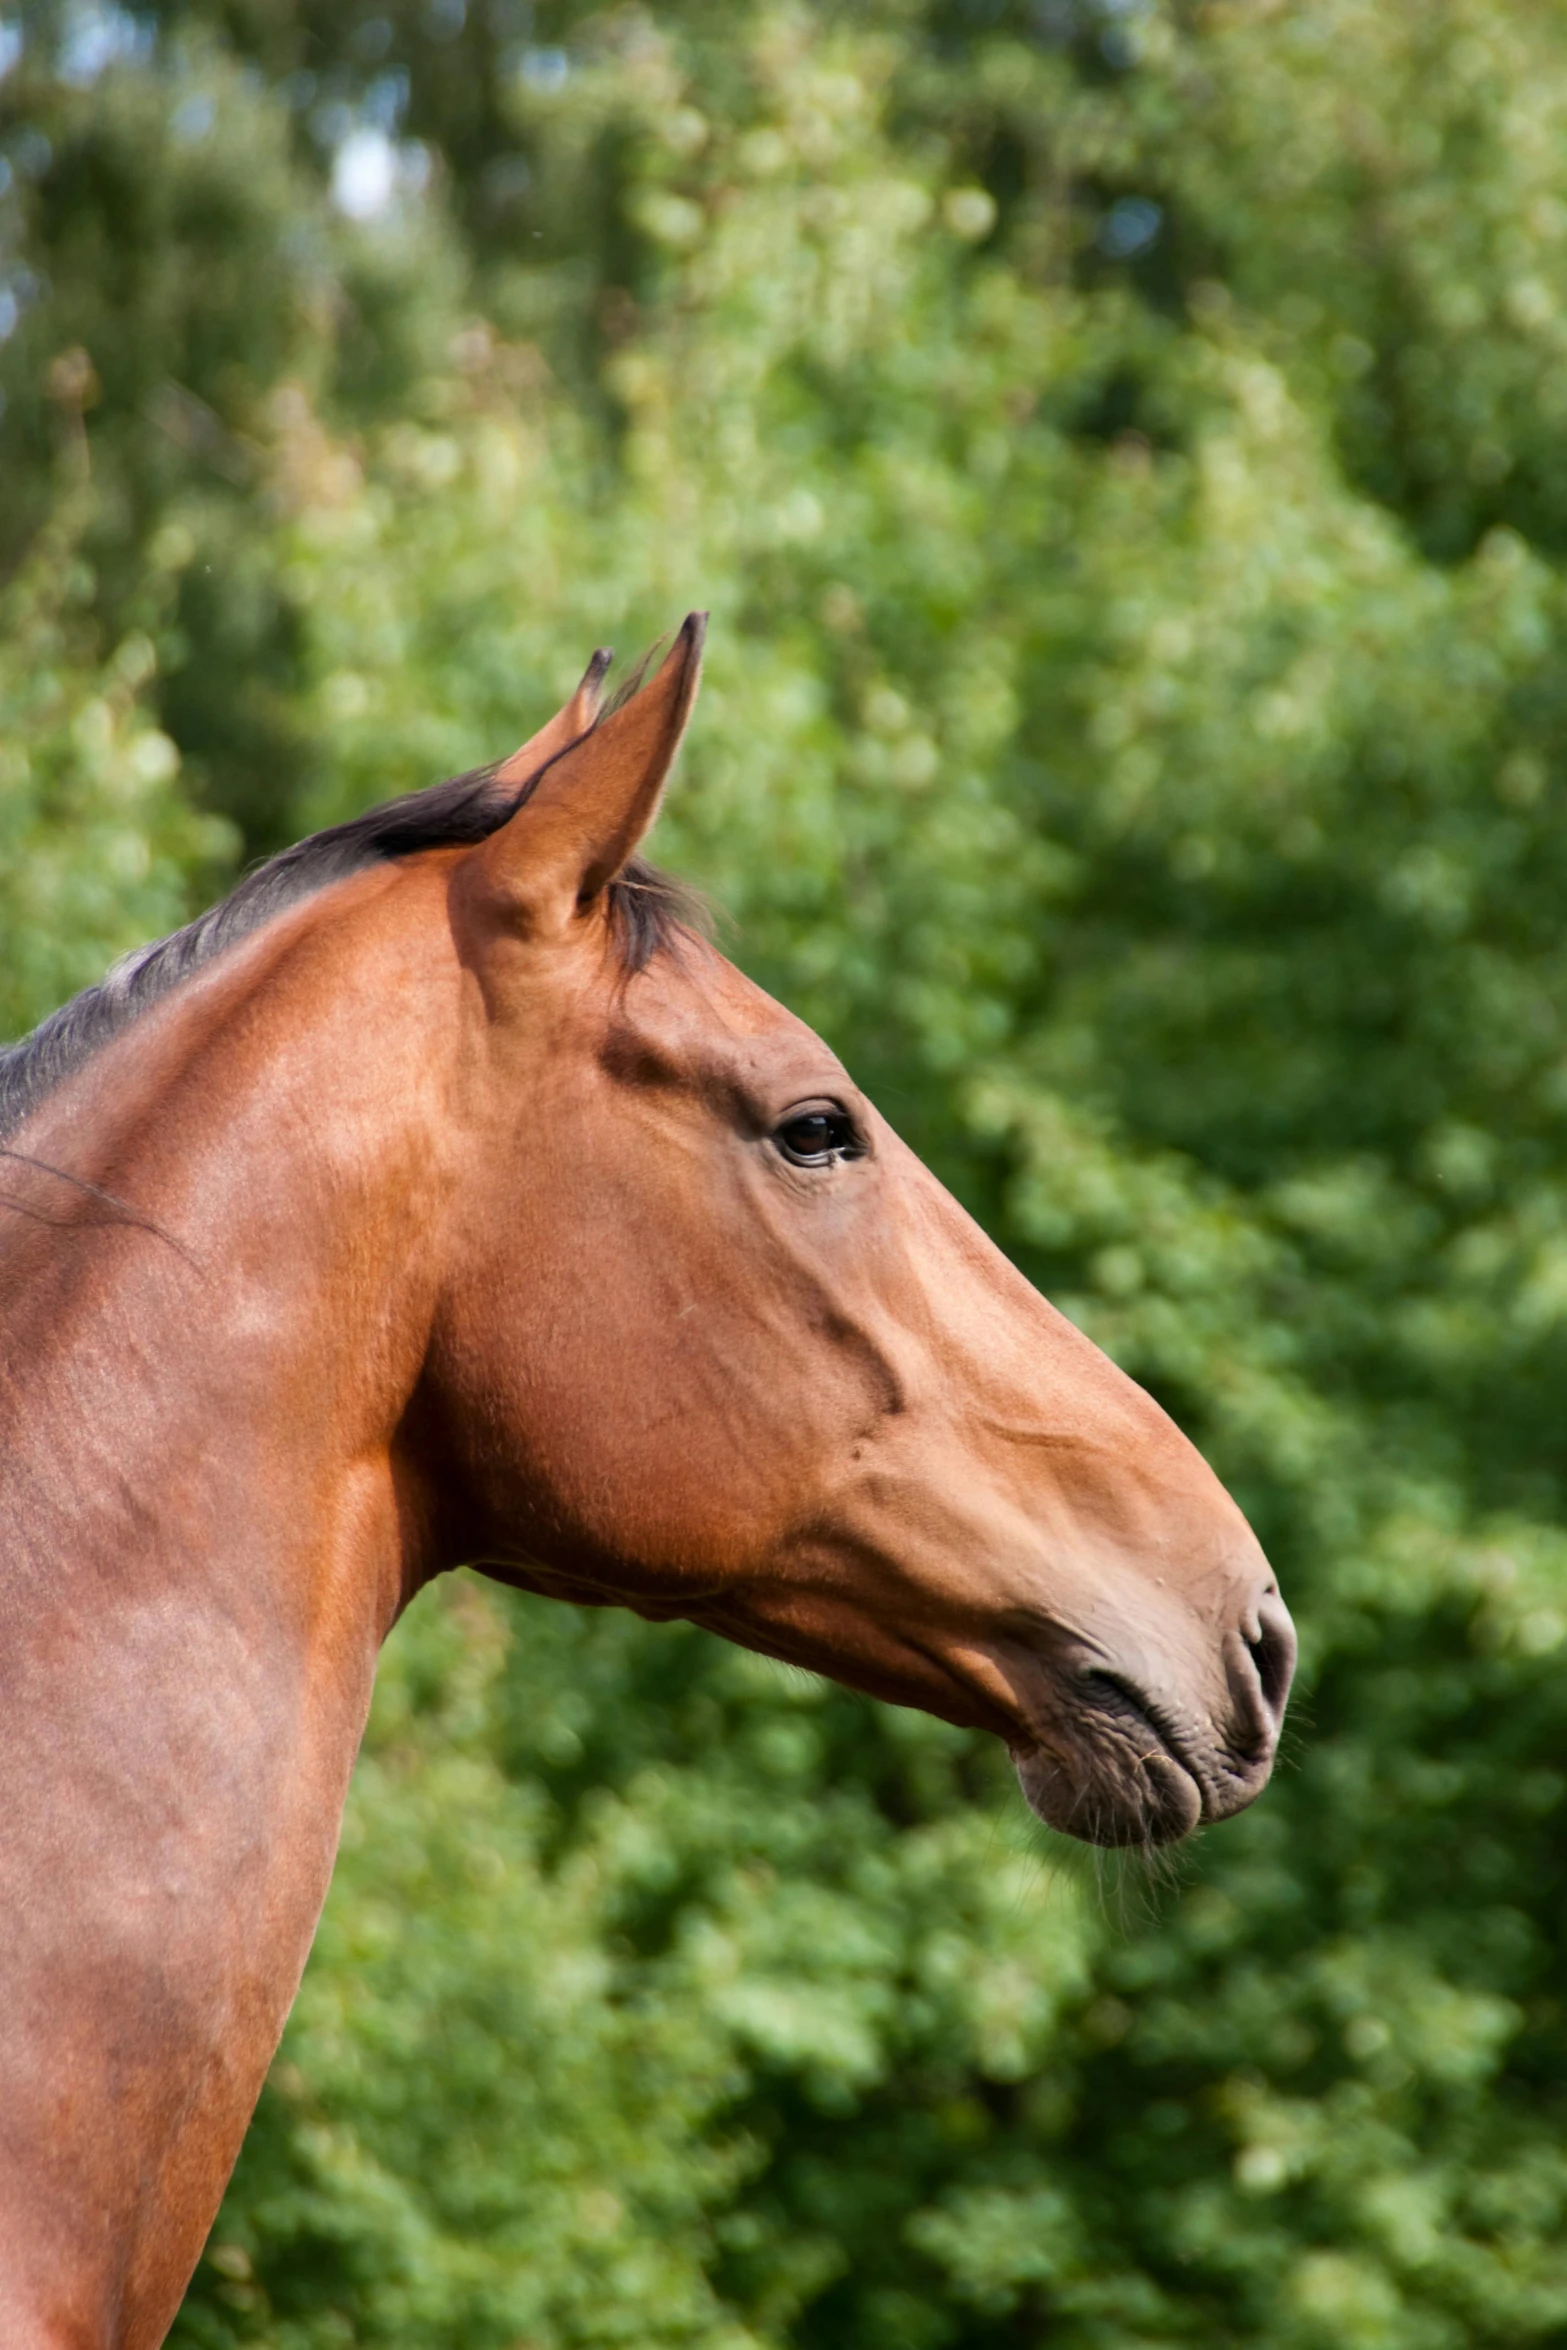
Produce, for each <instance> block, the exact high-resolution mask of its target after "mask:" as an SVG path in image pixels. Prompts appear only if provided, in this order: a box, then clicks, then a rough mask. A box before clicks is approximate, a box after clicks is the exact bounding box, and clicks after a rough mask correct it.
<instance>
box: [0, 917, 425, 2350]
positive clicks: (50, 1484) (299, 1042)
mask: <svg viewBox="0 0 1567 2350" xmlns="http://www.w3.org/2000/svg"><path fill="white" fill-rule="evenodd" d="M356 893H357V894H356ZM385 895H386V893H385V890H384V889H383V890H382V891H381V892H379V893H378V892H377V890H376V889H374V888H372V887H368V886H367V887H365V888H360V886H359V884H358V883H357V882H356V883H345V884H342V885H340V886H339V888H338V889H337V890H335V891H333V892H330V893H326V896H325V897H324V898H323V900H322V902H321V904H320V905H319V906H316V907H312V908H306V909H301V910H299V911H298V913H297V915H296V916H295V917H286V918H284V919H283V920H282V921H281V922H279V923H278V924H275V925H273V926H271V929H270V930H269V931H268V932H267V933H263V934H259V935H258V937H257V938H256V939H253V940H251V941H249V942H247V944H246V946H244V947H242V948H238V949H235V950H233V951H232V953H231V954H230V955H227V956H225V957H224V958H223V959H222V961H221V962H220V963H219V964H217V965H215V966H213V967H212V968H211V969H210V970H209V971H207V972H204V973H202V974H200V975H199V976H197V977H196V978H193V979H191V980H188V981H187V982H185V983H184V984H183V985H182V986H181V987H180V988H179V989H178V990H176V991H175V993H174V994H173V995H172V996H171V997H169V998H167V999H166V1000H165V1001H164V1003H162V1004H161V1005H159V1006H158V1007H157V1008H156V1009H155V1010H154V1011H152V1012H149V1013H148V1014H146V1015H144V1016H143V1018H142V1019H141V1020H139V1021H138V1022H137V1023H136V1025H135V1026H134V1027H133V1028H132V1029H131V1030H129V1031H127V1032H126V1033H125V1034H124V1035H123V1036H122V1037H121V1038H120V1039H119V1040H118V1041H117V1042H116V1043H114V1044H113V1045H111V1046H109V1047H108V1048H106V1049H105V1050H104V1051H103V1052H102V1053H101V1054H100V1055H99V1056H98V1057H97V1059H96V1060H95V1061H93V1062H92V1063H89V1064H88V1066H87V1067H86V1068H85V1069H84V1070H82V1071H81V1072H79V1073H78V1075H77V1076H76V1077H75V1078H73V1079H71V1080H69V1081H68V1082H67V1083H66V1085H65V1086H64V1087H63V1088H62V1089H61V1091H60V1093H59V1094H58V1095H57V1096H56V1097H54V1098H53V1099H51V1100H50V1101H48V1102H46V1103H45V1104H44V1105H43V1107H42V1109H41V1111H40V1112H39V1113H38V1114H37V1115H35V1117H34V1118H33V1119H31V1120H30V1121H29V1122H28V1124H27V1126H26V1127H25V1128H24V1129H23V1130H22V1131H21V1132H20V1133H18V1134H17V1135H15V1136H13V1137H12V1143H13V1145H14V1147H15V1149H16V1150H18V1151H21V1152H25V1153H26V1154H27V1155H28V1159H29V1160H32V1161H44V1162H47V1163H48V1164H49V1165H51V1166H53V1167H54V1168H57V1169H60V1170H63V1171H64V1173H63V1175H54V1174H49V1173H45V1172H43V1171H41V1170H40V1169H39V1168H38V1167H36V1166H34V1165H30V1164H28V1163H27V1162H26V1161H24V1160H21V1159H18V1158H14V1157H13V1158H10V1159H8V1160H7V1161H6V1162H5V1163H4V1180H3V1184H0V1192H3V1198H4V1206H3V1207H0V1524H3V1526H4V1528H5V1534H4V1540H3V1544H0V1694H3V1698H4V1704H5V1713H6V1724H7V1732H6V1741H5V1745H4V1749H3V1751H0V1808H3V1810H4V1815H5V1817H6V1819H7V1823H8V1825H7V1836H6V1839H5V1840H4V1843H3V1845H0V1914H4V1915H5V1916H6V1917H7V1918H8V1919H12V1920H18V1921H21V1922H20V1923H19V1924H18V1925H17V1928H16V1931H15V1932H14V1933H12V1932H10V1931H9V1929H8V1934H7V1936H6V1937H5V1938H4V1945H5V1946H4V1947H3V1948H0V2004H3V2005H4V2006H5V2008H6V2011H7V2012H8V2013H10V2014H12V2015H13V2016H16V2017H24V2018H26V2019H27V2022H26V2024H25V2027H24V2026H19V2028H18V2031H17V2033H16V2034H15V2035H13V2037H12V2041H11V2043H10V2054H9V2055H8V2054H7V2052H6V2049H5V2048H3V2047H0V2174H5V2175H4V2176H0V2282H3V2280H5V2279H6V2278H8V2277H13V2276H15V2277H21V2276H23V2275H24V2274H25V2275H27V2276H31V2275H32V2273H33V2271H34V2269H35V2267H36V2265H37V2263H38V2262H39V2261H41V2260H43V2257H44V2255H43V2253H42V2252H39V2251H38V2250H37V2247H38V2246H39V2245H43V2244H45V2243H46V2241H51V2240H52V2238H53V2234H54V2233H55V2232H57V2231H58V2230H62V2229H65V2228H66V2227H67V2221H69V2227H70V2229H71V2230H74V2231H75V2234H74V2235H73V2236H72V2244H73V2246H74V2249H73V2251H72V2254H71V2260H72V2263H73V2264H74V2265H73V2270H72V2273H73V2274H78V2275H80V2274H88V2273H90V2274H91V2275H93V2276H97V2275H98V2274H99V2273H100V2266H101V2274H102V2278H103V2280H104V2283H103V2291H104V2292H105V2293H106V2294H111V2296H113V2297H114V2298H115V2301H116V2306H120V2305H121V2300H122V2297H123V2295H124V2294H129V2296H130V2299H131V2301H133V2302H135V2303H136V2304H137V2306H139V2307H140V2306H145V2308H146V2309H148V2310H155V2309H156V2308H157V2307H160V2306H164V2305H165V2304H167V2303H168V2296H169V2294H170V2293H171V2292H172V2293H173V2295H174V2297H175V2298H176V2299H177V2297H178V2291H179V2289H180V2287H181V2285H182V2283H183V2275H184V2273H187V2272H188V2268H189V2263H190V2261H191V2260H193V2259H194V2257H195V2252H196V2250H197V2249H199V2245H200V2240H201V2233H202V2231H203V2230H204V2228H205V2225H206V2221H207V2219H208V2218H210V2208H211V2206H213V2205H214V2204H215V2202H216V2195H217V2191H218V2189H219V2188H220V2187H221V2184H222V2179H223V2176H224V2175H225V2174H226V2170H227V2167H228V2164H229V2162H230V2161H231V2160H232V2158H233V2152H234V2149H235V2147H236V2146H237V2144H238V2134H239V2131H240V2129H241V2128H242V2127H243V2122H244V2119H245V2117H246V2115H247V2114H248V2112H249V2109H250V2105H251V2103H252V2102H253V2101H254V2098H255V2095H256V2093H257V2091H258V2089H259V2086H260V2082H261V2078H262V2075H263V2073H264V2071H265V2067H266V2064H267V2062H268V2060H269V2059H270V2056H271V2052H272V2049H273V2046H274V2045H275V2042H276V2037H277V2033H278V2031H279V2030H280V2028H281V2024H282V2020H283V2016H284V2014H285V2013H286V2010H287V2005H288V2002H289V2000H290V1998H291V1997H292V1994H293V1991H294V1988H295V1985H296V1984H297V1981H298V1977H299V1972H300V1969H301V1967H302V1965H303V1963H304V1957H305V1953H306V1951H307V1949H308V1947H309V1940H310V1935H311V1933H312V1931H313V1929H314V1924H315V1919H316V1916H317V1913H318V1911H319V1907H320V1902H321V1899H322V1897H323V1895H324V1892H325V1888H326V1882H327V1878H328V1875H329V1873H330V1868H331V1861H332V1855H333V1851H334V1849H335V1845H336V1838H337V1829H338V1822H339V1819H340V1816H341V1806H342V1798H343V1794H344V1791H345V1788H346V1783H347V1778H348V1773H349V1770H350V1768H351V1765H352V1761H353V1756H354V1753H355V1751H356V1748H357V1745H358V1740H359V1736H360V1733H361V1730H362V1727H363V1721H364V1716H365V1711H366V1708H367V1705H368V1700H369V1693H370V1687H371V1682H372V1678H373V1671H374V1659H375V1654H376V1650H377V1647H378V1645H379V1642H380V1640H381V1638H382V1636H383V1635H384V1633H385V1631H386V1629H387V1627H388V1625H389V1624H390V1622H391V1620H392V1618H393V1617H394V1615H395V1613H396V1611H397V1608H398V1606H399V1604H400V1602H401V1600H402V1598H403V1596H404V1595H405V1592H406V1590H407V1588H408V1586H409V1583H410V1582H411V1581H412V1580H415V1579H417V1576H418V1575H419V1573H420V1572H421V1570H422V1563H423V1562H422V1550H421V1524H420V1506H419V1502H418V1497H417V1495H416V1493H415V1492H414V1490H413V1488H412V1485H411V1482H410V1477H409V1473H408V1472H407V1471H406V1470H405V1469H404V1468H403V1467H402V1466H401V1465H400V1462H399V1456H398V1441H397V1429H398V1422H399V1418H400V1416H401V1414H402V1412H403V1410H404V1408H405V1406H406V1403H407V1399H408V1396H409V1395H410V1393H411V1392H412V1390H413V1388H414V1386H415V1384H416V1382H417V1379H418V1376H419V1368H420V1363H421V1360H422V1353H423V1348H424V1344H425V1333H426V1332H427V1330H428V1326H429V1318H430V1315H431V1313H432V1312H433V1303H434V1297H435V1294H436V1291H437V1288H438V1284H439V1262H440V1246H441V1239H440V1235H441V1223H442V1211H443V1198H444V1194H443V1189H442V1186H443V1182H444V1180H445V1178H444V1175H443V1171H442V1150H441V1143H440V1135H439V1132H438V1127H439V1119H438V1117H437V1116H435V1115H434V1114H433V1104H434V1095H433V1093H432V1083H431V1081H430V1079H429V1071H430V1069H431V1067H432V1065H436V1053H435V1049H434V1046H435V1044H436V1043H439V1042H440V1041H442V1040H433V1041H432V1038H431V1036H430V1034H429V1032H428V1023H429V1021H430V1019H431V1018H433V1017H436V1016H438V1015H439V1016H445V1014H446V1013H447V1012H449V1010H450V1005H451V1001H452V1000H453V987H452V983H451V981H450V975H449V974H446V975H440V974H439V973H438V966H439V962H440V958H439V957H438V956H437V957H435V958H434V959H433V960H428V959H427V960H426V961H425V962H421V960H420V957H419V954H418V953H417V952H416V951H415V947H414V946H413V945H411V943H410V940H409V937H408V936H407V935H406V933H405V932H403V934H401V935H400V931H401V930H402V926H401V925H400V924H399V923H398V922H396V921H393V920H391V919H390V914H389V911H388V909H387V907H386V906H385V904H384V899H385ZM328 898H330V899H334V900H336V901H338V902H337V903H336V904H333V905H329V904H328V903H327V899H328ZM378 906H379V907H381V910H382V914H383V916H386V917H387V918H384V919H381V920H380V921H379V926H378V925H377V921H376V920H375V919H373V917H375V915H376V909H377V907H378ZM356 908H357V911H358V913H359V914H360V915H361V916H363V917H364V919H361V920H358V921H357V922H356V921H355V920H353V919H350V918H349V917H351V916H352V915H354V913H355V911H356ZM391 911H392V912H395V911H396V909H391ZM329 917H330V919H331V922H332V925H333V927H332V928H331V929H330V930H329V929H327V927H326V923H327V920H328V918H329ZM274 933H275V935H274ZM443 990H444V994H443ZM444 1041H445V1042H446V1043H447V1044H448V1045H450V1042H451V1040H450V1039H449V1038H448V1039H445V1040H444ZM73 1179H74V1180H73ZM83 1184H86V1185H89V1186H94V1187H96V1189H92V1190H84V1189H83V1188H81V1186H82V1185H83ZM105 1195H113V1198H114V1199H115V1200H117V1201H118V1202H120V1203H122V1205H121V1206H120V1207H115V1206H114V1205H112V1204H111V1201H110V1200H109V1198H107V1197H106V1196H105ZM43 1888H48V1889H50V1890H49V1891H48V1894H47V1898H46V1897H45V1894H44V1892H43V1891H42V1890H41V1889H43ZM70 2081H75V2082H77V2084H78V2086H79V2088H80V2091H81V2094H80V2097H79V2098H78V2100H77V2103H76V2105H75V2106H73V2107H72V2108H71V2109H70V2113H69V2114H68V2113H67V2112H66V2109H65V2108H64V2107H63V2106H61V2107H59V2108H58V2110H57V2107H56V2099H57V2098H58V2097H59V2096H61V2095H63V2091H62V2090H61V2089H60V2083H62V2082H70ZM110 2111H113V2112H118V2113H122V2114H126V2115H128V2116H133V2117H135V2118H134V2126H132V2124H131V2123H129V2122H128V2123H127V2134H126V2135H124V2136H123V2137H122V2138H119V2139H116V2138H115V2136H114V2134H113V2133H110V2134H108V2135H106V2134H105V2133H103V2132H102V2131H101V2130H98V2131H96V2133H95V2132H94V2131H93V2130H90V2129H85V2128H80V2129H79V2128H78V2126H77V2122H78V2120H79V2117H80V2115H81V2114H83V2113H85V2114H88V2115H89V2116H90V2115H92V2114H98V2113H103V2112H110ZM73 2116H74V2117H76V2118H74V2119H73V2118H72V2117H73ZM7 2117H9V2118H7ZM111 2140H113V2142H111ZM45 2148H47V2149H48V2150H49V2156H48V2161H47V2162H46V2163H44V2165H43V2171H40V2170H39V2163H40V2162H41V2161H42V2160H43V2157H42V2155H41V2153H40V2151H39V2150H40V2149H45ZM29 2166H31V2167H29ZM12 2172H14V2173H15V2178H14V2179H13V2178H11V2177H10V2174H11V2173H12ZM45 2172H47V2174H48V2175H47V2176H45V2175H44V2173H45ZM154 2178H156V2180H157V2182H158V2184H157V2186H156V2189H155V2190H154V2189H153V2188H152V2187H151V2186H150V2185H149V2181H150V2180H152V2179H154ZM34 2179H36V2193H35V2190H34V2187H33V2186H31V2185H27V2184H26V2183H25V2182H26V2181H27V2180H34ZM8 2181H9V2184H8ZM17 2181H22V2182H23V2183H22V2184H17ZM13 2190H14V2192H13ZM8 2193H9V2194H11V2201H10V2202H9V2203H8V2202H7V2200H6V2197H7V2194H8ZM18 2213H23V2214H24V2217H17V2214H18ZM62 2214H63V2215H65V2216H64V2217H60V2216H59V2215H62ZM72 2214H74V2215H76V2216H75V2217H74V2218H72V2217H71V2216H70V2215H72ZM83 2214H89V2215H93V2216H92V2219H91V2224H90V2225H89V2224H88V2221H87V2220H86V2219H85V2218H83V2217H82V2215H83ZM12 2220H14V2221H15V2227H16V2230H17V2231H19V2232H18V2233H17V2234H16V2236H15V2241H14V2242H13V2241H12V2239H11V2236H10V2235H8V2233H7V2230H8V2228H9V2227H10V2226H11V2222H12ZM193 2230H194V2233H192V2231H193ZM88 2237H90V2238H91V2239H92V2243H91V2245H90V2246H89V2245H88V2244H87V2242H86V2239H87V2238H88ZM78 2238H80V2239H81V2241H80V2242H78ZM8 2262H9V2263H10V2265H9V2267H8V2265H7V2263H8ZM182 2262H183V2264H184V2267H183V2269H182V2268H181V2263H182ZM84 2263H85V2267H84V2265H83V2264H84ZM39 2273H42V2272H41V2271H40V2272H39ZM115 2278H120V2279H122V2280H123V2279H127V2278H128V2279H129V2280H130V2281H129V2283H125V2284H123V2285H122V2284H116V2283H114V2282H113V2280H114V2279H115ZM138 2280H140V2281H138ZM16 2289H17V2291H18V2292H20V2291H21V2288H20V2286H18V2287H17V2288H16ZM31 2289H32V2288H31V2286H29V2287H28V2290H29V2291H31ZM95 2289H96V2288H95ZM24 2298H25V2296H24ZM29 2306H30V2304H29ZM22 2307H23V2301H22V2300H18V2302H17V2309H18V2310H19V2311H20V2310H21V2309H22ZM169 2307H170V2308H171V2307H172V2304H169ZM8 2308H9V2304H8V2303H7V2300H6V2292H5V2290H0V2320H3V2319H4V2318H5V2316H6V2313H7V2310H8ZM166 2315H167V2310H166V2314H165V2322H166ZM147 2323H148V2326H149V2328H151V2325H152V2320H151V2318H149V2319H148V2320H147ZM134 2330H135V2329H134V2328H133V2329H132V2331H133V2332H134ZM0 2331H3V2325H0ZM111 2331H112V2328H111ZM6 2338H7V2339H9V2338H10V2335H9V2334H8V2335H7V2336H6ZM17 2338H21V2336H20V2335H18V2337H17ZM28 2338H32V2337H31V2335H29V2336H28ZM72 2338H73V2339H74V2338H75V2336H73V2337H72ZM114 2338H115V2339H119V2338H120V2336H119V2334H118V2333H117V2332H116V2333H114ZM138 2338H139V2337H138ZM146 2338H148V2339H153V2338H158V2337H157V2335H156V2333H155V2332H153V2331H151V2330H149V2332H148V2334H147V2337H146Z"/></svg>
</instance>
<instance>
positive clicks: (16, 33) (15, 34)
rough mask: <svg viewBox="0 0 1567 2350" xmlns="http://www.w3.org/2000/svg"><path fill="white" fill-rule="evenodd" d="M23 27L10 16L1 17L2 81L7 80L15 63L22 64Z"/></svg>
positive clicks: (0, 80)
mask: <svg viewBox="0 0 1567 2350" xmlns="http://www.w3.org/2000/svg"><path fill="white" fill-rule="evenodd" d="M22 46H23V43H22V28H21V26H20V25H19V24H12V23H11V22H10V20H9V19H8V18H5V19H0V82H3V81H4V80H5V77H6V75H7V74H8V73H9V72H10V70H11V68H12V66H13V65H17V64H20V62H21V56H22Z"/></svg>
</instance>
